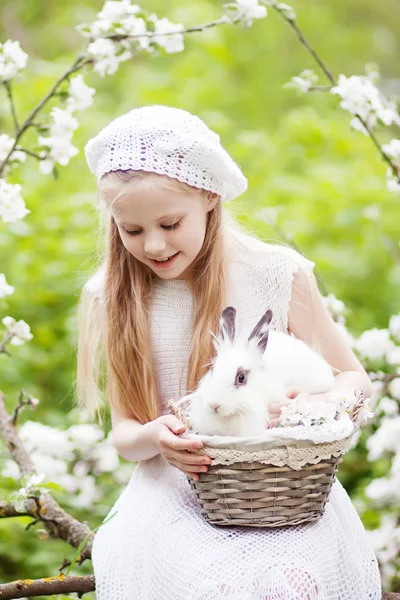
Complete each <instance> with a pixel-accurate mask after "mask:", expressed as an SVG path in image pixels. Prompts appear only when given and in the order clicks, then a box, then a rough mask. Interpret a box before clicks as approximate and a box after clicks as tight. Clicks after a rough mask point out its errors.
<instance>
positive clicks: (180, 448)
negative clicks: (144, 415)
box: [110, 381, 211, 479]
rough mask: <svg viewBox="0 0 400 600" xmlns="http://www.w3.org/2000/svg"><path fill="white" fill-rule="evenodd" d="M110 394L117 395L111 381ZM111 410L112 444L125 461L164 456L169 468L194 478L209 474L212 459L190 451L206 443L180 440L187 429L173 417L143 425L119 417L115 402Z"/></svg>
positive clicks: (163, 416) (162, 418)
mask: <svg viewBox="0 0 400 600" xmlns="http://www.w3.org/2000/svg"><path fill="white" fill-rule="evenodd" d="M111 393H112V394H113V395H114V394H116V393H117V389H116V386H115V382H114V381H111ZM110 409H111V422H112V437H113V443H114V446H115V448H116V449H117V451H118V454H120V456H122V457H123V458H125V459H126V460H129V461H130V462H139V461H141V460H149V459H150V458H153V457H154V456H156V455H157V454H161V455H162V456H163V457H164V458H165V459H166V460H167V461H168V462H169V463H170V465H172V466H174V467H176V468H177V469H179V470H180V471H182V472H183V473H185V474H186V475H188V476H189V477H192V478H193V479H198V478H199V476H198V473H199V472H201V471H207V469H208V465H209V464H210V463H211V459H210V458H209V457H208V456H206V455H200V456H199V455H196V454H193V453H192V452H190V451H191V450H201V449H202V448H203V446H204V444H203V442H200V441H197V440H187V439H184V438H180V437H179V434H181V433H183V432H184V431H185V429H186V427H185V425H184V424H183V423H182V422H181V421H180V420H179V419H178V418H177V417H175V416H174V415H162V416H161V417H158V418H157V419H154V421H149V422H148V423H145V424H144V425H142V423H140V422H139V421H137V420H136V419H128V418H126V417H123V416H122V415H120V414H119V413H118V412H117V411H116V410H115V409H114V408H113V405H112V403H110Z"/></svg>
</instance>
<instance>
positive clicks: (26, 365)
mask: <svg viewBox="0 0 400 600" xmlns="http://www.w3.org/2000/svg"><path fill="white" fill-rule="evenodd" d="M292 5H293V7H294V8H295V10H296V12H297V14H298V18H299V26H300V28H301V29H302V31H303V32H304V33H305V35H306V37H308V39H309V41H310V42H311V43H312V45H313V46H314V47H315V48H316V49H317V51H318V52H319V54H320V55H321V57H322V58H323V59H324V60H325V61H326V63H327V65H328V66H329V68H330V69H331V70H332V72H333V73H334V74H335V75H338V74H339V73H344V74H346V75H350V74H364V72H365V71H364V66H365V64H366V63H368V62H376V63H377V64H378V65H379V66H380V69H381V73H382V81H381V83H380V84H379V85H380V86H381V87H382V88H383V89H384V90H385V91H386V92H387V93H388V92H389V91H391V90H393V91H395V90H396V89H397V93H399V89H400V82H399V63H398V55H399V50H400V48H399V38H398V31H396V29H395V24H396V23H397V22H399V19H400V5H399V3H398V1H397V0H381V2H379V3H377V2H372V0H369V1H367V2H365V0H352V2H348V0H335V1H333V0H328V1H326V2H323V3H321V2H318V1H317V0H303V1H302V2H299V1H296V2H294V3H292ZM141 6H142V7H143V8H145V9H147V10H149V11H154V12H156V13H157V15H158V16H159V18H161V17H164V16H167V17H169V18H170V19H171V20H172V21H173V22H182V23H184V24H185V25H187V26H189V25H196V24H200V23H204V22H206V21H208V20H211V19H214V18H217V17H218V16H219V15H220V9H221V4H220V3H218V2H216V1H208V2H207V1H200V0H191V2H183V1H182V0H170V2H169V3H168V6H167V7H166V5H165V3H164V2H162V1H161V0H145V1H144V2H142V3H141ZM101 7H102V4H101V2H98V1H95V0H83V1H82V0H69V2H68V3H67V2H63V3H49V2H46V1H45V0H35V1H34V2H33V0H3V1H2V3H1V5H0V41H2V42H4V41H5V40H6V39H9V38H11V39H14V40H19V41H20V42H21V47H22V48H23V49H24V51H26V52H27V53H28V54H29V57H30V58H29V62H28V68H27V69H26V70H25V71H24V72H23V73H24V75H23V79H22V80H21V81H19V82H18V83H16V84H15V85H14V91H15V95H16V103H17V110H18V114H19V115H20V120H22V119H23V118H24V117H25V116H26V115H27V114H28V113H29V112H30V110H31V109H32V108H33V107H34V106H36V104H37V103H38V102H39V100H40V99H41V98H42V97H43V96H44V94H45V93H46V92H47V91H48V89H49V88H50V87H51V85H52V84H53V83H54V81H55V80H56V79H57V78H58V77H59V76H60V74H62V73H63V72H64V71H65V70H66V69H67V68H68V66H69V65H70V64H71V63H72V62H73V60H74V58H75V57H76V55H77V53H78V52H79V51H80V50H81V49H82V48H83V45H84V44H83V42H84V40H83V38H81V36H80V35H79V34H78V32H76V31H75V29H74V27H75V25H77V24H78V23H82V22H88V21H91V20H93V19H94V18H95V14H96V12H98V11H99V10H100V9H101ZM185 43H186V50H185V52H183V53H179V54H172V55H166V54H164V55H161V56H159V57H158V58H154V57H151V56H148V55H145V54H143V55H140V56H137V57H136V58H135V59H134V60H131V61H129V62H125V63H122V64H121V66H120V68H119V70H118V72H117V73H116V74H115V75H114V76H106V77H105V78H101V77H99V76H98V75H97V74H95V73H93V72H88V73H87V74H86V75H85V80H86V83H88V84H89V85H91V86H93V87H95V88H97V94H96V96H95V103H94V105H93V106H92V107H91V108H90V109H89V110H86V111H84V112H83V113H77V115H76V116H77V117H78V119H79V122H80V128H79V129H78V130H77V132H76V134H75V136H74V140H73V143H74V145H76V146H77V147H78V148H79V149H80V153H79V155H78V156H77V157H75V158H74V159H72V160H71V162H70V164H69V165H68V166H67V167H63V168H60V169H59V177H58V180H56V181H55V180H54V179H53V178H51V177H49V176H43V175H41V174H40V173H39V171H38V167H37V164H36V161H35V160H34V159H32V158H31V159H28V161H27V164H26V165H24V166H22V167H21V168H20V169H19V170H18V171H14V173H13V175H12V178H10V180H11V181H13V182H19V183H21V184H22V186H23V190H22V192H23V196H24V198H25V201H26V203H27V206H28V208H29V209H30V210H31V213H30V214H29V215H27V217H25V219H24V220H22V221H20V222H17V223H15V224H2V223H0V260H1V267H0V271H1V272H4V273H5V274H6V277H7V281H8V283H10V284H11V285H14V286H15V288H16V291H15V293H14V295H12V296H10V297H9V299H8V301H7V303H6V302H4V301H0V302H2V303H1V304H0V308H1V318H3V316H5V315H11V316H13V317H14V318H16V319H17V320H18V319H24V320H25V321H27V322H28V323H29V324H30V325H31V328H32V333H33V334H34V339H33V340H32V341H31V342H30V343H29V344H26V345H24V346H22V347H18V348H16V347H15V348H14V347H13V348H12V354H13V357H12V358H9V357H7V356H5V355H0V369H1V385H0V388H1V389H2V391H3V392H4V393H5V394H6V395H7V404H8V406H9V408H10V409H11V408H12V406H13V405H14V403H15V400H16V395H17V393H18V391H19V390H20V389H21V388H23V389H24V390H25V391H26V392H28V393H31V394H33V395H34V396H36V397H38V398H40V400H41V403H40V405H39V407H38V409H37V411H36V413H35V414H33V415H32V414H30V412H29V411H25V412H24V413H23V415H22V417H21V422H24V421H25V420H26V419H27V418H29V419H35V420H38V421H41V422H43V423H46V424H49V425H52V426H55V427H60V428H64V427H66V426H67V425H69V424H70V420H69V419H70V411H71V409H72V408H73V405H74V377H75V362H76V346H75V344H76V334H77V331H76V305H77V301H78V298H79V292H80V288H81V286H82V284H83V283H84V281H85V280H86V279H87V277H88V275H89V273H90V272H91V270H92V269H93V266H94V264H95V251H96V246H97V239H96V230H97V220H96V212H95V209H94V203H95V179H94V177H93V176H92V175H91V173H90V172H89V170H88V168H87V166H86V162H85V159H84V155H83V146H84V144H85V143H86V141H87V140H88V139H89V138H90V137H92V136H93V135H95V134H96V133H97V132H98V131H99V130H100V129H101V128H102V127H103V126H104V125H105V124H106V123H107V122H109V121H110V120H111V119H112V118H114V117H115V116H117V115H119V114H121V113H123V112H125V111H128V110H130V109H131V108H133V107H135V106H139V105H143V104H155V103H160V104H169V105H173V106H179V107H181V108H185V109H187V110H189V111H191V112H193V113H195V114H197V115H199V116H200V117H202V118H203V119H204V120H205V121H206V122H207V123H208V125H209V126H210V127H211V128H213V129H215V130H216V131H217V132H218V133H219V134H220V135H221V139H222V142H223V144H224V146H225V147H226V148H227V150H228V151H229V152H230V153H231V154H232V156H233V157H234V158H235V160H236V161H237V162H238V163H239V164H240V166H241V167H242V169H243V171H244V173H245V174H246V175H247V177H248V179H249V189H248V191H247V192H246V194H244V195H243V196H242V197H241V198H239V199H238V200H237V201H235V202H234V203H233V204H232V210H233V212H234V213H235V214H236V215H237V216H238V217H239V219H240V220H241V221H242V222H243V223H245V224H246V225H247V226H248V227H249V228H250V229H251V230H253V231H254V232H255V233H257V234H258V235H260V236H261V237H262V238H263V239H265V240H270V241H272V240H280V241H282V240H284V239H285V240H286V241H287V240H292V243H293V244H295V245H296V246H297V247H298V248H299V249H300V250H301V251H302V252H303V253H304V254H305V255H306V256H307V257H308V258H310V259H312V260H313V261H315V262H316V264H317V269H316V273H317V276H318V277H319V278H320V281H321V289H322V290H323V292H324V293H328V292H333V293H334V294H335V295H336V296H337V297H339V298H340V299H342V300H343V301H344V302H345V304H346V305H347V306H348V308H349V309H350V313H349V316H348V324H349V327H350V329H351V331H352V332H353V333H354V334H356V335H357V334H360V333H361V332H362V331H363V330H364V329H369V328H372V327H386V326H387V323H388V319H389V317H390V315H392V314H394V313H397V312H399V310H400V309H399V297H400V266H399V263H400V249H399V245H398V240H399V237H400V236H399V223H400V197H399V196H397V197H396V196H394V195H392V194H389V192H387V191H386V186H385V171H386V166H385V165H384V163H383V162H382V161H381V159H380V158H379V156H378V154H377V152H376V150H375V148H374V146H373V144H372V143H371V141H370V140H368V139H367V138H366V137H364V136H363V135H362V134H361V133H357V132H354V131H352V130H351V129H349V121H350V119H349V116H348V115H347V114H345V113H343V111H341V109H339V108H338V103H339V98H338V97H337V96H333V95H330V94H324V93H318V94H309V95H306V96H297V95H296V93H295V92H294V91H293V90H288V89H283V88H282V86H283V84H284V83H286V82H287V81H288V80H289V79H290V78H291V77H292V76H294V75H297V74H299V73H300V72H301V71H302V70H303V69H305V68H315V67H314V64H313V62H312V61H311V58H310V56H309V55H308V54H307V53H306V51H305V49H304V48H302V47H301V46H300V43H299V41H298V40H297V39H296V38H295V36H294V35H293V33H292V32H291V31H290V29H289V27H288V26H287V25H286V24H285V23H284V22H283V21H282V20H281V19H280V18H279V17H278V16H277V15H276V14H275V13H274V12H273V11H270V14H269V16H268V17H267V19H265V20H262V21H259V22H255V23H254V25H253V27H251V28H245V27H232V26H221V27H218V28H213V29H209V30H207V31H206V32H202V33H196V34H192V35H190V36H187V37H186V42H185ZM321 83H322V84H325V83H326V81H325V80H324V78H323V76H321ZM0 98H1V100H0V131H1V132H6V133H8V134H9V135H12V133H13V131H12V128H11V120H10V118H9V108H8V103H7V98H6V94H5V90H2V91H1V90H0ZM53 104H54V105H58V103H56V102H55V103H53ZM379 135H380V138H381V139H382V141H383V142H387V141H389V140H390V139H391V138H392V137H399V131H398V129H397V130H395V129H394V130H392V131H389V130H388V129H385V130H382V131H381V132H380V134H379ZM34 141H35V136H34V135H33V134H29V135H28V136H26V140H25V142H24V144H25V146H26V147H29V144H30V143H34ZM371 204H375V205H377V206H379V207H380V208H381V210H382V219H381V224H380V226H379V227H378V226H377V225H376V224H374V223H373V222H371V221H370V220H368V219H367V218H365V217H364V216H363V209H364V208H365V207H366V206H369V205H371ZM275 205H282V206H283V210H282V211H281V213H280V217H279V227H280V231H277V230H274V229H272V228H270V227H269V226H267V225H266V224H265V223H263V222H261V221H259V220H257V219H256V218H255V216H254V215H255V212H256V211H257V210H258V209H260V208H262V207H265V206H275ZM281 232H284V236H285V237H283V236H282V233H281ZM396 260H397V262H396ZM361 448H362V447H360V448H359V449H358V450H357V451H355V452H352V453H350V455H348V457H346V460H345V463H344V465H342V467H341V473H342V476H341V479H342V481H343V482H344V483H345V485H346V487H347V489H348V490H349V491H350V492H353V491H354V490H356V489H357V487H359V486H361V485H362V482H363V481H365V480H366V479H368V478H369V477H370V476H371V471H370V467H369V466H368V464H367V463H366V461H365V458H364V455H363V450H362V449H361ZM0 451H1V447H0ZM5 456H6V452H5V449H4V448H3V450H2V451H1V454H0V459H1V458H2V457H5ZM15 485H16V484H15V482H13V481H12V480H5V479H3V480H0V498H3V497H5V495H6V494H7V493H8V492H9V491H11V489H14V488H15ZM104 486H105V489H106V490H107V493H106V501H105V502H104V503H103V504H101V505H97V506H94V507H93V510H91V511H90V512H89V513H88V511H84V510H82V511H75V512H74V514H75V516H76V517H77V518H80V519H81V520H87V521H88V523H89V525H90V526H91V527H93V528H94V527H96V526H97V525H99V523H100V522H101V520H102V519H103V518H104V516H105V515H106V513H107V512H108V510H109V508H110V506H111V504H112V502H113V501H114V499H116V497H117V496H118V495H119V493H120V492H121V489H115V486H113V485H112V481H104ZM55 497H57V499H58V500H59V501H60V502H61V504H62V503H63V497H62V496H60V497H59V496H57V494H55ZM376 521H377V515H376V514H375V513H374V512H373V511H371V516H370V520H369V522H368V523H367V526H371V525H374V524H375V523H376ZM27 522H29V519H24V518H18V519H13V520H11V519H9V520H7V521H6V520H3V522H1V521H0V582H6V581H10V580H12V579H17V578H22V577H31V578H35V577H41V576H48V575H50V574H56V573H57V568H58V567H59V565H60V564H61V563H62V559H63V557H64V556H67V557H69V558H71V556H72V555H73V552H72V549H71V548H69V547H68V546H66V545H65V544H64V543H62V542H59V541H55V540H50V541H47V542H46V541H41V540H38V539H37V537H36V535H35V533H34V529H35V528H31V529H30V530H28V531H24V525H25V524H26V523H27ZM90 571H91V566H90V564H89V565H84V566H83V567H82V568H75V569H74V572H76V573H88V572H90ZM88 597H89V596H88Z"/></svg>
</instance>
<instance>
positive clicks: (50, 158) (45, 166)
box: [38, 107, 79, 175]
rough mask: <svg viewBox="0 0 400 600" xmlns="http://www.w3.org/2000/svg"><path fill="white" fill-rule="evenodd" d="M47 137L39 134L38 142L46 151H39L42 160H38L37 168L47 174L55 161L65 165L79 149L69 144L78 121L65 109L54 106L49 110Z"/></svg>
mask: <svg viewBox="0 0 400 600" xmlns="http://www.w3.org/2000/svg"><path fill="white" fill-rule="evenodd" d="M50 118H51V119H52V123H51V124H50V128H49V133H50V135H49V136H48V137H42V136H39V140H38V141H39V144H41V145H42V146H43V147H45V148H46V149H47V153H46V152H45V153H43V152H42V153H41V157H42V159H44V160H41V161H40V164H39V169H40V171H41V173H44V174H46V175H47V174H49V173H51V172H52V170H53V168H54V165H55V163H59V164H60V165H63V166H66V165H67V164H68V163H69V161H70V159H71V158H72V157H74V156H76V154H78V152H79V150H78V148H76V147H75V146H73V145H72V144H71V141H70V140H71V137H72V135H73V132H74V131H75V129H76V128H77V127H78V126H79V123H78V121H77V120H76V119H75V117H73V116H72V115H71V113H70V112H68V111H67V110H62V109H61V108H58V107H54V108H53V109H52V110H51V113H50Z"/></svg>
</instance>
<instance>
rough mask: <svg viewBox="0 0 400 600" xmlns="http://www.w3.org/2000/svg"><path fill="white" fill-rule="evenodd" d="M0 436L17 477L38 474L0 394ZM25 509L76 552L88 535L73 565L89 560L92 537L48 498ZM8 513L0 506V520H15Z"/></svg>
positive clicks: (30, 501) (43, 496)
mask: <svg viewBox="0 0 400 600" xmlns="http://www.w3.org/2000/svg"><path fill="white" fill-rule="evenodd" d="M0 434H1V436H2V438H3V440H4V443H5V445H6V446H7V448H8V450H9V452H10V454H11V456H12V458H13V459H14V460H15V462H16V463H17V465H18V466H19V468H20V471H21V475H22V476H23V475H31V474H38V473H37V470H36V468H35V466H34V464H33V462H32V460H31V458H30V456H29V454H28V453H27V451H26V450H25V448H24V446H23V444H22V441H21V440H20V438H19V436H18V433H17V431H16V429H15V427H14V425H13V424H12V417H10V415H9V414H8V412H7V409H6V406H5V402H4V395H3V394H2V393H1V392H0ZM25 509H26V513H24V514H26V515H30V516H31V517H33V519H35V522H38V521H42V522H43V525H44V526H45V528H46V529H47V531H49V532H50V534H51V535H53V536H55V537H58V538H60V539H62V540H64V541H65V542H67V543H68V544H70V545H71V546H72V547H73V548H78V547H79V545H80V543H81V542H82V541H83V540H84V539H85V538H86V537H87V536H88V535H90V538H89V540H88V542H87V544H86V545H85V548H84V549H83V550H82V552H81V555H80V557H79V558H78V560H77V562H78V563H79V564H81V563H82V562H83V561H84V560H86V559H88V558H90V557H91V549H92V543H93V537H94V533H93V532H92V531H91V529H90V528H89V527H88V526H87V525H86V524H84V523H81V522H80V521H78V520H77V519H74V517H72V516H71V515H70V514H68V513H66V512H65V511H64V510H63V509H62V508H61V507H60V506H59V504H58V503H57V502H56V501H55V500H54V499H53V498H52V497H51V496H50V495H49V494H45V493H43V494H41V495H40V497H39V498H33V497H32V498H29V499H28V500H27V501H26V502H25ZM10 512H11V513H12V510H11V509H10V508H9V505H8V504H7V503H4V502H2V503H0V517H3V518H4V517H7V516H16V515H15V514H10ZM21 514H22V513H21ZM0 598H1V596H0Z"/></svg>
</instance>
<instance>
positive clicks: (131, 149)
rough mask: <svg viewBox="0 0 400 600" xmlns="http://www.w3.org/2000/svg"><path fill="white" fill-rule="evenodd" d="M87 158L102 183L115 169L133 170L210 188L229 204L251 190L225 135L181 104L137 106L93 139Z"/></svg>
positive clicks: (86, 147)
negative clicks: (222, 140)
mask: <svg viewBox="0 0 400 600" xmlns="http://www.w3.org/2000/svg"><path fill="white" fill-rule="evenodd" d="M85 156H86V160H87V163H88V165H89V168H90V170H91V172H92V173H94V174H95V175H96V177H97V181H98V182H99V181H100V179H101V177H102V176H103V175H104V173H108V172H109V171H117V170H119V169H121V170H127V169H133V170H135V171H139V170H141V171H148V172H151V173H159V174H161V175H168V176H169V177H172V178H174V179H178V180H179V181H183V182H185V183H187V184H189V185H191V186H194V187H198V188H203V189H205V190H210V191H211V192H215V193H216V194H219V195H220V196H221V199H222V200H223V201H224V202H228V201H229V200H232V199H233V198H236V197H237V196H239V195H240V194H242V193H243V192H244V191H245V190H246V189H247V179H246V177H245V176H244V175H243V173H242V171H241V170H240V168H239V167H238V165H237V164H236V163H235V162H234V161H233V159H232V158H231V157H230V155H229V154H228V152H226V150H224V148H223V147H222V146H221V143H220V138H219V136H218V135H217V134H216V133H215V132H214V131H211V129H209V128H208V127H207V125H206V124H205V123H204V122H203V121H202V120H201V119H199V117H196V116H194V115H192V114H191V113H189V112H187V111H186V110H182V109H180V108H172V107H170V106H161V105H154V106H143V107H140V108H134V109H133V110H131V111H129V112H128V113H126V114H124V115H122V116H120V117H117V118H116V119H114V120H113V121H111V123H109V124H108V125H107V126H106V127H105V128H104V129H102V130H101V131H100V133H98V135H96V136H95V137H94V138H92V139H91V140H89V141H88V143H87V144H86V146H85Z"/></svg>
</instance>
